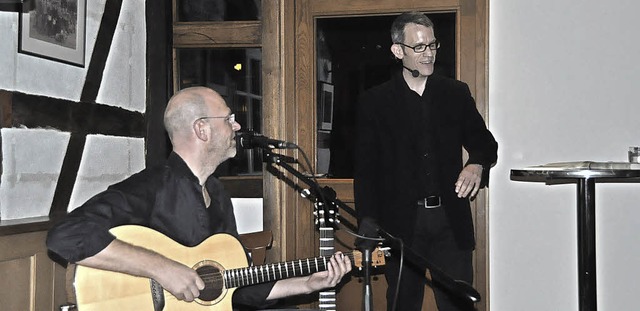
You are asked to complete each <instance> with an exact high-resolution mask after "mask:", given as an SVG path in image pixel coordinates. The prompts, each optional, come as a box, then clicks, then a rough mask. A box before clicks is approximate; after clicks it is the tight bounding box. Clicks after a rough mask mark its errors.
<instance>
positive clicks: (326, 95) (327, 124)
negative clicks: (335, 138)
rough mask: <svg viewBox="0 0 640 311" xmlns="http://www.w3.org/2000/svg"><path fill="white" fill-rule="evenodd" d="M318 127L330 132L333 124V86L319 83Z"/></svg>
mask: <svg viewBox="0 0 640 311" xmlns="http://www.w3.org/2000/svg"><path fill="white" fill-rule="evenodd" d="M318 84H319V87H318V90H319V95H320V96H319V98H318V127H319V129H321V130H327V131H330V130H331V128H332V123H333V84H330V83H325V82H319V83H318Z"/></svg>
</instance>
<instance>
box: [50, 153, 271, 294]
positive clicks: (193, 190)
mask: <svg viewBox="0 0 640 311" xmlns="http://www.w3.org/2000/svg"><path fill="white" fill-rule="evenodd" d="M205 186H206V189H207V191H208V192H209V196H210V197H211V204H210V206H209V208H207V207H206V206H205V203H204V198H203V196H202V187H201V186H200V183H199V181H198V178H197V177H196V176H195V175H194V174H193V173H192V172H191V170H190V169H189V167H188V166H187V164H186V163H185V162H184V161H183V160H182V158H180V156H178V155H177V154H176V153H171V155H170V156H169V158H168V160H167V161H166V163H165V164H164V165H160V166H156V167H152V168H146V169H144V170H142V171H141V172H139V173H137V174H134V175H132V176H131V177H129V178H127V179H126V180H124V181H122V182H120V183H117V184H114V185H112V186H110V187H109V188H108V189H107V190H105V191H104V192H102V193H99V194H98V195H96V196H94V197H93V198H91V199H90V200H88V201H87V202H86V203H85V204H83V205H82V206H80V207H79V208H77V209H75V210H74V211H72V212H71V213H69V215H68V217H67V218H65V219H64V220H63V221H62V222H60V223H59V224H57V225H56V226H54V227H53V228H52V229H51V230H50V231H49V233H48V236H47V247H48V248H49V250H51V251H52V252H54V253H55V254H57V255H58V256H60V257H62V258H63V259H65V260H67V261H69V262H77V261H80V260H82V259H84V258H87V257H91V256H93V255H95V254H97V253H98V252H100V251H101V250H102V249H104V248H105V247H107V245H109V243H111V242H112V241H113V240H114V239H115V237H114V236H113V235H112V234H111V233H109V229H110V228H113V227H116V226H119V225H141V226H145V227H149V228H151V229H154V230H156V231H158V232H161V233H163V234H164V235H166V236H167V237H169V238H171V239H173V240H175V241H176V242H178V243H180V244H182V245H184V246H189V247H191V246H196V245H198V244H200V243H201V242H202V241H204V240H205V239H206V238H208V237H210V236H212V235H213V234H216V233H223V232H224V233H229V234H232V235H234V236H236V237H237V236H238V231H237V228H236V222H235V216H234V214H233V206H232V204H231V199H230V198H229V196H228V194H227V193H226V191H225V190H224V188H223V186H222V183H221V182H220V181H219V180H218V179H217V178H215V177H213V176H211V177H209V179H208V180H207V181H206V183H205ZM203 259H204V258H203ZM273 284H274V283H266V284H261V285H256V286H249V287H246V289H247V290H243V289H238V290H236V291H235V295H234V300H233V302H234V303H242V304H244V305H260V304H262V303H264V301H265V299H266V297H267V295H268V294H269V292H270V291H271V288H272V287H273ZM249 289H250V290H249Z"/></svg>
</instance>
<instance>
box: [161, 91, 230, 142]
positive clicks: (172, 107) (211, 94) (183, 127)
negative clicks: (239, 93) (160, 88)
mask: <svg viewBox="0 0 640 311" xmlns="http://www.w3.org/2000/svg"><path fill="white" fill-rule="evenodd" d="M207 100H214V101H215V102H216V105H215V106H223V107H226V105H225V104H224V100H223V99H222V97H221V96H220V95H219V94H218V93H217V92H215V91H214V90H212V89H209V88H206V87H201V86H197V87H190V88H186V89H183V90H180V91H179V92H178V93H176V94H175V95H173V97H171V99H170V100H169V103H168V104H167V109H166V110H165V112H164V127H165V129H166V130H167V134H169V139H171V143H172V144H174V146H175V144H176V142H177V140H178V139H181V138H182V139H186V138H188V137H189V136H190V135H191V133H192V126H193V122H194V121H195V120H196V119H197V118H200V117H203V116H207V115H209V114H210V111H209V106H208V105H207Z"/></svg>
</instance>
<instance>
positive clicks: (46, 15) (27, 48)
mask: <svg viewBox="0 0 640 311" xmlns="http://www.w3.org/2000/svg"><path fill="white" fill-rule="evenodd" d="M86 3H87V2H86V0H25V2H24V3H23V11H22V12H21V13H20V14H19V16H20V18H19V30H18V32H19V35H18V36H19V42H18V52H19V53H23V54H29V55H33V56H38V57H42V58H46V59H49V60H54V61H59V62H63V63H67V64H71V65H75V66H79V67H84V63H85V61H84V58H85V38H86V37H85V31H86Z"/></svg>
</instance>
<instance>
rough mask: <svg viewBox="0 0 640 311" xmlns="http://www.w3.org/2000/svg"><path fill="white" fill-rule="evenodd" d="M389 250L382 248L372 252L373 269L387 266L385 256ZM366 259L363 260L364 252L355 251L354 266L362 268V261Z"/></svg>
mask: <svg viewBox="0 0 640 311" xmlns="http://www.w3.org/2000/svg"><path fill="white" fill-rule="evenodd" d="M388 249H389V248H382V247H376V248H375V249H374V250H373V251H372V252H371V266H373V267H378V266H384V265H385V264H386V261H385V258H384V257H385V255H386V252H387V251H388ZM363 259H364V258H362V252H360V251H353V261H354V263H353V265H354V266H356V267H357V268H362V261H363Z"/></svg>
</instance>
